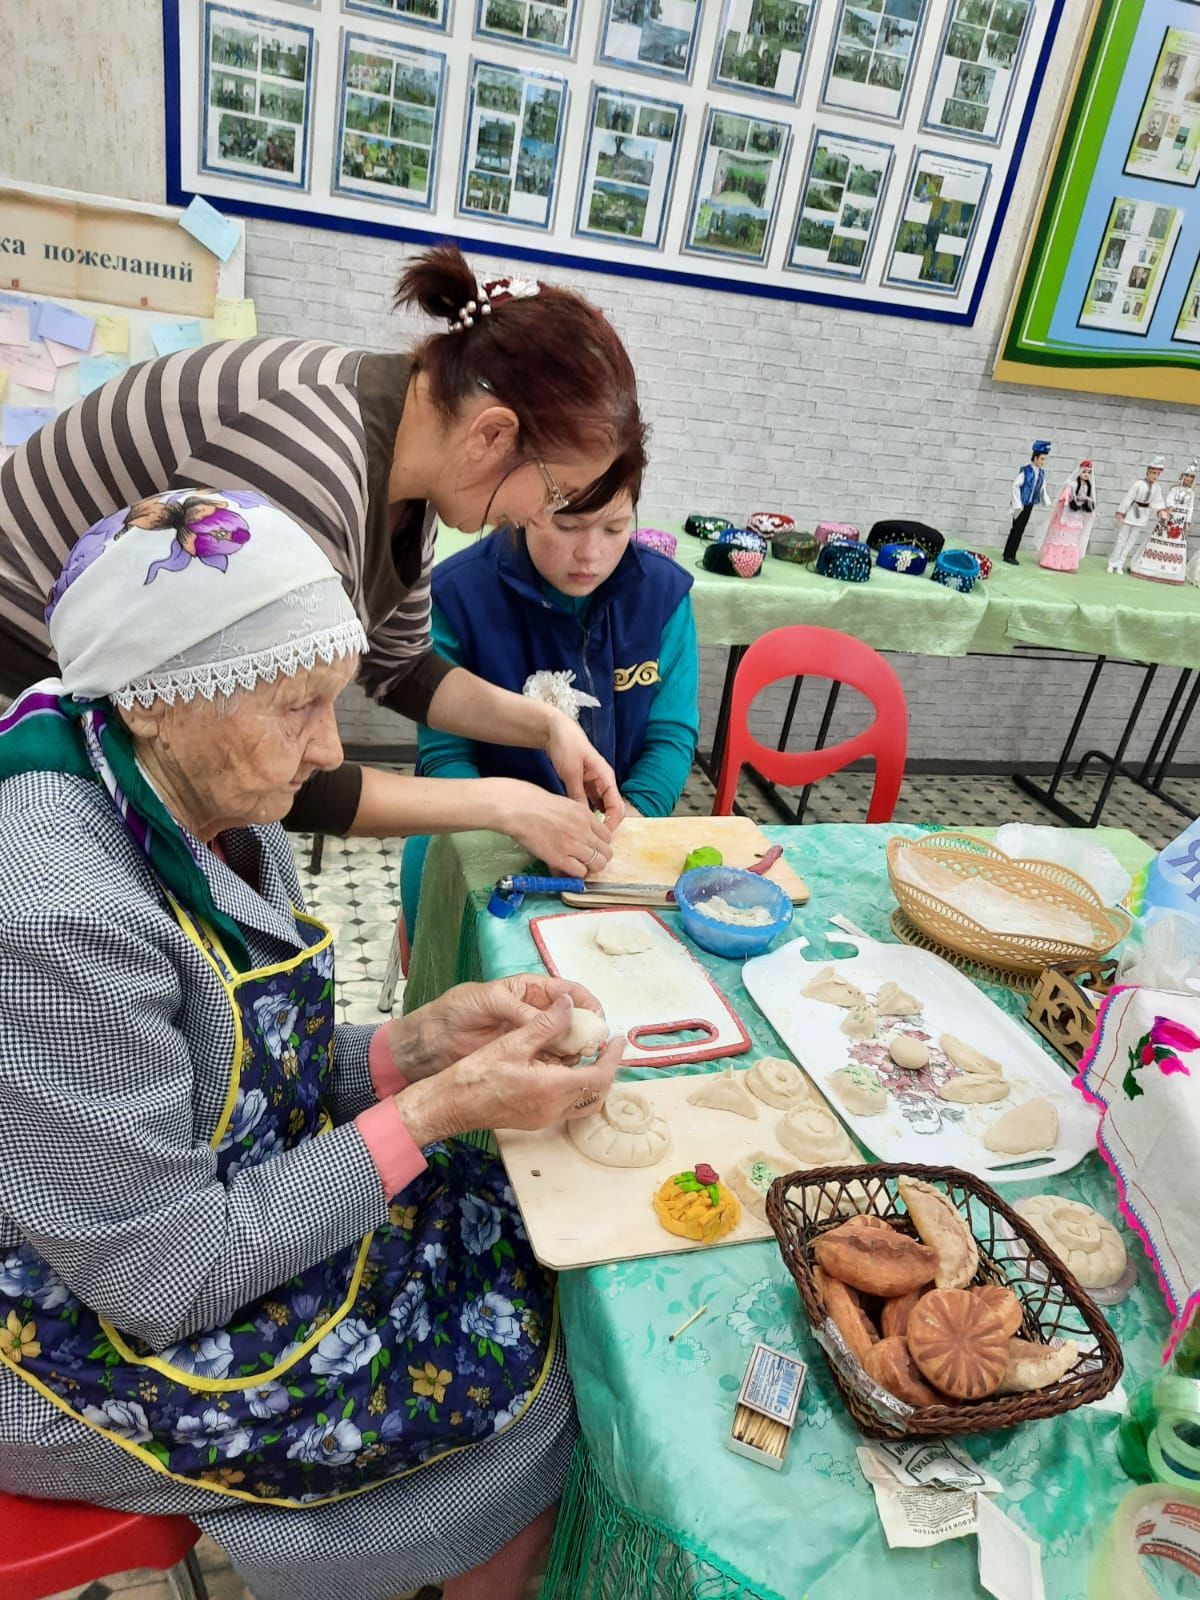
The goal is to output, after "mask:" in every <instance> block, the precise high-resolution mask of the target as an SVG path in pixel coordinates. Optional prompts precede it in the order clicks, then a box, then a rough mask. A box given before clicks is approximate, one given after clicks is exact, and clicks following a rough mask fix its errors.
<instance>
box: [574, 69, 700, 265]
mask: <svg viewBox="0 0 1200 1600" xmlns="http://www.w3.org/2000/svg"><path fill="white" fill-rule="evenodd" d="M682 132H683V107H682V106H681V105H679V104H678V103H677V102H676V101H673V100H652V99H651V98H650V97H649V96H648V95H642V94H631V93H630V92H629V91H628V90H627V89H608V88H605V87H604V86H603V85H601V84H598V83H595V84H593V85H592V101H591V105H590V106H589V107H588V122H587V143H586V145H585V147H584V155H583V179H582V182H581V183H580V186H579V205H578V209H577V210H576V213H575V232H576V233H577V234H579V235H580V236H581V237H583V238H592V239H605V240H607V241H608V242H609V243H610V244H617V243H620V244H637V245H644V246H646V247H647V248H649V249H651V250H661V249H662V242H663V234H664V232H665V231H666V225H667V212H668V210H669V209H670V205H671V193H672V190H673V188H674V184H675V163H676V160H677V159H678V156H679V140H680V136H681V134H682Z"/></svg>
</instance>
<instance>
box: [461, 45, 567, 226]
mask: <svg viewBox="0 0 1200 1600" xmlns="http://www.w3.org/2000/svg"><path fill="white" fill-rule="evenodd" d="M566 115H567V80H566V79H565V78H558V77H555V76H553V75H552V74H551V73H548V72H538V71H535V70H533V69H531V68H527V67H507V66H500V65H499V64H497V63H496V62H493V61H479V60H475V59H472V62H471V80H470V92H469V94H468V98H467V119H466V125H465V128H464V132H463V156H462V169H461V173H460V178H459V190H458V213H459V215H460V216H463V217H474V216H486V217H492V218H493V219H495V220H496V221H504V222H512V223H515V224H517V225H518V226H519V227H522V228H541V229H542V230H546V229H548V228H549V227H550V224H551V222H552V221H553V218H554V200H555V192H556V189H557V185H558V168H559V161H560V159H561V156H562V141H563V125H564V123H565V121H566Z"/></svg>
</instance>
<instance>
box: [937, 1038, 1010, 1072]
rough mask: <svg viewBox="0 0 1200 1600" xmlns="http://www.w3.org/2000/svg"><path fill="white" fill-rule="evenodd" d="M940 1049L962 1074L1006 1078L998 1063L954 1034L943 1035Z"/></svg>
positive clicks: (940, 1040) (939, 1043) (939, 1044)
mask: <svg viewBox="0 0 1200 1600" xmlns="http://www.w3.org/2000/svg"><path fill="white" fill-rule="evenodd" d="M938 1049H939V1050H940V1051H941V1052H942V1054H943V1055H944V1056H945V1057H946V1059H947V1061H950V1062H952V1063H953V1064H954V1066H956V1067H957V1068H958V1070H959V1071H960V1072H977V1073H979V1074H981V1075H982V1076H983V1077H985V1078H1002V1077H1003V1076H1004V1068H1003V1067H1002V1066H1001V1065H1000V1063H999V1062H998V1061H993V1060H992V1058H991V1056H985V1055H984V1054H983V1052H982V1051H981V1050H976V1048H975V1046H974V1045H970V1044H964V1043H963V1041H962V1040H961V1039H959V1038H957V1037H956V1036H955V1035H954V1034H952V1033H943V1034H942V1036H941V1038H940V1039H939V1040H938Z"/></svg>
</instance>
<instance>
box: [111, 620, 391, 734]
mask: <svg viewBox="0 0 1200 1600" xmlns="http://www.w3.org/2000/svg"><path fill="white" fill-rule="evenodd" d="M287 598H288V601H289V602H290V603H291V607H292V608H293V609H295V606H296V602H295V600H294V599H293V597H292V596H288V597H287ZM366 650H367V636H366V634H365V633H364V632H363V628H362V624H361V623H360V622H359V621H358V619H357V617H354V618H350V619H348V620H345V621H343V622H339V623H336V624H335V625H334V626H333V627H328V628H322V629H320V630H319V631H317V632H316V633H309V634H305V635H303V636H302V637H300V638H298V639H289V640H287V641H286V642H285V643H283V644H276V645H272V646H270V647H269V648H267V649H264V650H255V651H252V652H251V653H250V654H248V655H240V656H231V657H229V658H228V659H226V660H224V661H208V662H203V663H199V664H197V665H196V666H190V667H177V668H175V669H174V670H173V671H166V672H154V673H150V674H149V675H148V676H146V677H145V678H140V679H138V680H137V681H136V682H135V683H131V684H127V685H126V687H125V688H124V689H118V690H117V691H116V693H114V694H112V695H110V696H109V698H110V699H111V700H112V701H113V702H114V703H115V704H116V705H118V706H120V707H121V708H122V709H123V710H125V711H129V710H130V709H131V708H132V707H133V705H134V703H135V702H136V703H137V704H138V705H141V706H150V705H153V703H154V701H156V700H163V701H165V702H166V704H167V705H169V706H173V705H174V704H175V702H176V701H177V700H182V701H183V702H184V703H185V704H187V703H189V702H190V701H192V700H194V699H195V697H196V696H197V695H202V696H203V697H204V699H205V700H213V699H215V698H216V696H217V695H231V694H235V693H236V692H237V691H238V690H239V689H254V688H255V687H257V685H258V684H260V683H274V682H275V680H276V679H277V678H278V677H280V676H281V675H282V676H283V677H285V678H292V677H295V675H296V673H298V672H307V671H309V670H310V669H311V668H312V666H313V665H314V664H315V663H316V661H317V659H318V658H320V660H322V661H323V662H324V663H325V664H326V666H328V665H329V663H330V662H332V661H334V660H342V659H343V658H344V657H346V656H349V655H356V654H358V655H361V654H365V652H366Z"/></svg>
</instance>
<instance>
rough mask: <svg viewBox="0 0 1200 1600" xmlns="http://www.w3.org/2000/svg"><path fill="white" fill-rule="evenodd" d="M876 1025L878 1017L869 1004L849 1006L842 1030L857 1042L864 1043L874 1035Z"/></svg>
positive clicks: (877, 1024)
mask: <svg viewBox="0 0 1200 1600" xmlns="http://www.w3.org/2000/svg"><path fill="white" fill-rule="evenodd" d="M878 1026H879V1022H878V1018H877V1017H876V1015H875V1013H874V1011H872V1010H871V1007H870V1006H851V1007H850V1010H849V1011H848V1012H847V1013H846V1017H845V1020H844V1021H843V1023H842V1032H843V1033H844V1034H847V1035H848V1036H849V1037H850V1038H851V1039H856V1040H857V1041H858V1043H859V1044H865V1043H866V1042H867V1040H868V1039H873V1038H874V1037H875V1031H876V1029H877V1027H878Z"/></svg>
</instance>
